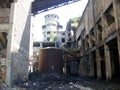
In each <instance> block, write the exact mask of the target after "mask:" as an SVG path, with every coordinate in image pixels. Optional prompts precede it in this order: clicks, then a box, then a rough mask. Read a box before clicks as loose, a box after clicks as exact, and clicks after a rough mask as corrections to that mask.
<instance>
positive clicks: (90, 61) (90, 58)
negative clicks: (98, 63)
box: [89, 53, 94, 77]
mask: <svg viewBox="0 0 120 90" xmlns="http://www.w3.org/2000/svg"><path fill="white" fill-rule="evenodd" d="M89 64H90V73H89V76H90V77H94V64H93V60H92V55H91V53H90V54H89Z"/></svg>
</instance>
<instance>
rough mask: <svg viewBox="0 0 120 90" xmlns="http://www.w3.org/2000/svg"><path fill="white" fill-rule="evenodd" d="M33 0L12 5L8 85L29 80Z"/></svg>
mask: <svg viewBox="0 0 120 90" xmlns="http://www.w3.org/2000/svg"><path fill="white" fill-rule="evenodd" d="M30 18H31V0H18V1H17V2H15V3H12V4H11V8H10V21H9V32H8V45H7V60H6V65H7V67H6V68H7V74H6V83H7V85H10V84H12V83H15V82H16V81H18V80H19V81H25V80H27V78H28V63H29V43H30V23H31V19H30Z"/></svg>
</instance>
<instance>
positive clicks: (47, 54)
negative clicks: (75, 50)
mask: <svg viewBox="0 0 120 90" xmlns="http://www.w3.org/2000/svg"><path fill="white" fill-rule="evenodd" d="M39 71H40V72H42V73H51V72H57V73H62V71H63V59H62V50H60V49H56V48H44V49H40V51H39Z"/></svg>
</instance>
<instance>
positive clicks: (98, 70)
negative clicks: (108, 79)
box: [96, 49, 101, 79]
mask: <svg viewBox="0 0 120 90" xmlns="http://www.w3.org/2000/svg"><path fill="white" fill-rule="evenodd" d="M100 60H101V59H100V52H99V49H96V64H97V79H101V64H100Z"/></svg>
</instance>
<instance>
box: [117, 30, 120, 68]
mask: <svg viewBox="0 0 120 90" xmlns="http://www.w3.org/2000/svg"><path fill="white" fill-rule="evenodd" d="M117 35H118V36H117V44H118V54H119V66H120V32H118V34H117Z"/></svg>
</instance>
